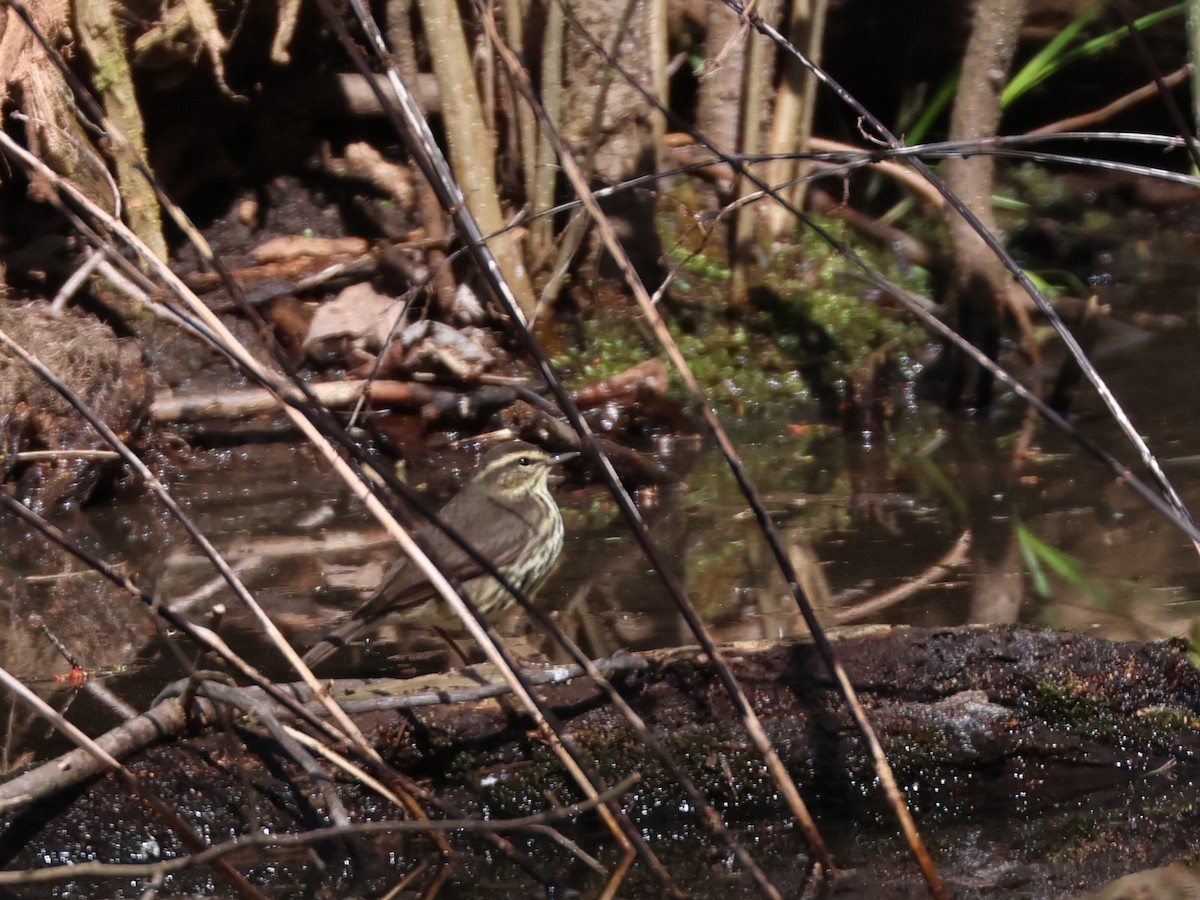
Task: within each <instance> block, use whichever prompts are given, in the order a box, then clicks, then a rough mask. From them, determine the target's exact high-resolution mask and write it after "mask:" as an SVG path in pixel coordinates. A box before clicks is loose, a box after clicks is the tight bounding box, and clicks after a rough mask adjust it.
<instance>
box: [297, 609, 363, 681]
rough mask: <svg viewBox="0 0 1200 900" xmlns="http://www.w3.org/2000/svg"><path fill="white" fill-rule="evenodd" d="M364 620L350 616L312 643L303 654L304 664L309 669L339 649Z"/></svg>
mask: <svg viewBox="0 0 1200 900" xmlns="http://www.w3.org/2000/svg"><path fill="white" fill-rule="evenodd" d="M366 624H367V623H366V622H365V621H364V620H363V619H360V618H358V617H357V616H351V617H350V618H349V619H347V620H346V621H345V622H343V623H342V624H341V625H339V626H338V627H337V628H335V629H334V630H333V631H331V632H330V633H329V634H327V635H325V637H323V638H321V639H320V640H319V641H317V642H316V643H315V644H313V645H312V646H311V647H310V648H309V649H308V652H307V653H305V654H304V664H305V665H306V666H308V667H309V668H310V669H311V668H312V667H313V666H315V665H317V664H318V663H320V662H321V661H323V660H324V659H326V658H327V657H328V656H329V655H330V654H331V653H333V652H334V651H335V650H340V649H342V648H343V647H345V646H346V645H347V644H348V643H350V642H351V641H352V640H354V638H355V637H356V636H357V635H358V633H359V632H360V631H362V629H363V628H364V627H366Z"/></svg>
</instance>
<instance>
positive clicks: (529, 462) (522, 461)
mask: <svg viewBox="0 0 1200 900" xmlns="http://www.w3.org/2000/svg"><path fill="white" fill-rule="evenodd" d="M517 462H518V463H520V464H521V465H523V466H531V465H533V460H532V459H530V458H529V457H528V456H522V457H521V458H520V459H518V460H517Z"/></svg>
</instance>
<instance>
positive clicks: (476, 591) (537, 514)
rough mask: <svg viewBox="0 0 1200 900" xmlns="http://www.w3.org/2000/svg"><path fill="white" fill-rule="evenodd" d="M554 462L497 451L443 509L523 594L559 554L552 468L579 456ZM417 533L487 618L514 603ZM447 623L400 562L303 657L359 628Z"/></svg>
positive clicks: (312, 659)
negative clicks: (389, 623)
mask: <svg viewBox="0 0 1200 900" xmlns="http://www.w3.org/2000/svg"><path fill="white" fill-rule="evenodd" d="M576 455H577V454H575V453H564V454H561V455H559V456H551V455H550V454H548V453H546V452H545V451H543V450H540V449H538V448H537V447H535V446H533V445H532V444H527V443H525V442H524V441H512V442H509V443H506V444H502V445H500V446H498V447H494V448H493V449H491V450H489V451H488V452H487V453H485V454H484V456H483V459H482V460H480V463H479V470H478V471H477V472H476V473H475V474H474V475H473V476H472V477H471V479H470V480H469V481H468V482H467V483H466V484H465V485H464V486H463V488H462V490H460V491H459V492H458V493H457V494H455V495H454V497H452V498H451V499H450V502H449V503H447V504H446V505H445V507H443V508H442V511H441V513H440V516H441V519H442V521H443V522H445V523H446V524H447V525H449V526H450V527H451V528H453V529H454V530H455V531H457V532H458V533H459V534H460V535H461V536H462V537H463V538H465V539H466V540H467V541H468V542H469V543H470V544H472V545H473V546H474V547H475V548H476V549H477V550H479V551H480V552H481V553H482V554H483V555H484V556H486V557H487V558H488V559H489V560H491V562H492V563H493V564H494V565H495V566H496V568H497V569H498V570H499V571H500V572H501V574H503V575H504V577H505V578H506V579H508V581H509V582H510V583H511V584H512V585H513V586H514V587H516V588H518V589H519V590H521V591H522V592H523V593H525V594H526V595H528V594H530V593H532V592H533V591H534V590H536V589H537V588H538V586H540V585H541V583H542V582H543V581H544V580H545V579H546V576H547V575H549V574H550V572H551V571H552V570H553V569H554V565H555V563H556V562H558V556H559V554H560V553H561V552H562V545H563V522H562V514H561V513H560V512H559V509H558V504H557V503H556V502H555V501H554V497H553V496H551V494H550V486H549V483H548V478H549V475H550V470H551V468H552V467H553V466H555V465H558V464H559V463H562V462H565V461H566V460H568V459H571V458H572V457H574V456H576ZM421 534H423V535H424V537H425V538H426V539H427V540H428V542H429V543H428V546H429V547H430V548H431V549H432V551H433V554H432V555H433V557H434V559H435V560H437V561H438V562H439V563H440V564H441V565H443V566H444V567H445V568H444V571H445V572H446V574H447V575H449V576H452V577H453V578H455V579H457V580H458V582H459V583H460V584H461V585H462V586H463V588H464V589H465V590H466V592H467V596H469V597H470V598H471V600H472V601H473V602H474V603H475V605H476V606H477V607H478V608H479V611H480V612H481V613H483V614H484V615H486V616H488V617H491V618H494V617H496V616H498V615H499V614H501V613H503V612H506V611H507V610H509V609H511V608H512V607H513V606H515V605H516V600H514V599H513V597H512V595H511V594H510V593H509V592H508V591H507V590H505V588H504V587H503V586H502V585H501V584H500V582H499V581H497V580H496V579H495V578H493V577H492V576H491V575H489V574H488V573H487V571H486V570H485V569H484V568H483V567H482V566H480V565H479V564H478V563H477V562H475V560H473V559H472V558H471V557H470V556H468V555H467V553H465V552H464V551H463V549H462V548H461V547H459V546H458V545H457V544H456V543H454V542H453V541H452V540H450V538H448V537H446V535H445V534H444V533H443V532H442V531H441V530H440V529H438V528H436V527H434V526H433V525H426V526H425V527H423V528H422V529H421ZM384 619H390V620H393V621H399V622H412V623H414V624H415V623H426V624H430V625H439V624H443V625H448V624H451V623H454V622H457V617H456V616H455V614H454V613H453V612H452V611H451V610H450V609H449V608H448V606H447V605H446V603H445V602H444V601H443V600H442V599H441V597H440V595H439V594H438V593H437V592H436V591H435V590H434V588H433V586H432V585H431V584H430V583H429V581H428V579H427V578H426V577H425V574H424V573H423V572H422V571H421V570H420V568H419V567H417V566H415V565H412V564H411V563H410V562H409V560H408V558H407V557H403V558H401V559H400V560H399V562H397V563H396V564H395V565H394V566H392V568H391V570H390V571H389V572H388V573H387V575H386V576H384V579H383V581H382V582H381V583H380V585H379V587H378V588H376V589H375V593H374V594H372V595H371V598H370V599H369V600H367V602H366V603H364V604H363V605H362V606H360V607H359V608H358V609H357V610H355V611H354V613H352V614H351V616H350V618H349V619H347V620H346V621H345V622H344V623H342V624H341V625H340V626H339V627H338V628H337V629H335V630H334V631H333V632H332V633H331V634H329V635H328V636H326V637H324V638H322V639H321V640H320V641H318V642H317V643H316V644H314V645H313V646H312V648H311V649H310V650H309V651H308V652H307V653H306V654H304V661H305V662H306V663H307V664H308V665H309V666H314V665H316V664H317V663H319V662H320V661H321V660H323V659H325V657H327V656H328V655H329V654H330V653H332V652H333V651H334V650H336V649H337V648H338V647H341V646H343V645H344V644H346V643H348V642H349V641H350V640H352V639H353V638H354V637H355V635H357V634H358V633H359V632H360V631H361V630H363V629H364V628H368V627H370V626H372V625H375V624H377V623H379V622H381V620H384Z"/></svg>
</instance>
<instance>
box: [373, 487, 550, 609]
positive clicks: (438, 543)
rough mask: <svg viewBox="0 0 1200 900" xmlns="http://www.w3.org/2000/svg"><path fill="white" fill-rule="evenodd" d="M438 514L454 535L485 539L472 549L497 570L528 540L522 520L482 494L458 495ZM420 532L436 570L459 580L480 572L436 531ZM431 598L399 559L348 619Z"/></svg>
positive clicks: (417, 574) (414, 569)
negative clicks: (429, 550) (456, 533)
mask: <svg viewBox="0 0 1200 900" xmlns="http://www.w3.org/2000/svg"><path fill="white" fill-rule="evenodd" d="M441 516H442V519H443V521H445V522H446V524H448V525H450V527H452V528H454V529H455V530H456V531H458V532H459V533H460V534H464V533H466V537H468V539H469V538H470V536H471V534H475V535H486V537H484V538H483V539H482V540H480V541H479V542H478V543H477V547H478V549H479V550H480V551H481V552H483V553H484V554H485V555H486V556H487V558H488V559H490V560H491V561H492V563H493V564H494V565H496V566H498V567H502V566H506V565H508V564H509V563H511V562H512V561H513V560H514V559H516V558H517V555H518V554H519V553H520V552H521V549H522V547H523V546H524V545H525V541H526V540H527V539H528V526H527V525H526V523H525V521H524V520H523V519H522V518H521V517H520V516H519V515H517V513H515V512H513V510H511V509H509V508H508V507H506V506H502V505H500V504H499V503H497V502H495V500H494V499H492V498H491V497H489V496H487V495H486V494H483V493H482V492H479V493H476V494H475V496H474V497H468V496H467V495H466V493H465V492H460V493H459V494H457V495H455V496H454V497H453V498H452V499H451V500H450V502H449V503H447V504H446V506H445V507H444V508H443V509H442V512H441ZM421 533H422V534H423V535H424V536H425V537H426V538H427V539H428V541H429V545H430V547H431V548H432V550H433V554H432V556H433V558H434V561H435V562H437V563H438V564H439V565H441V566H442V571H444V572H446V573H447V574H449V575H452V576H453V577H455V578H457V579H458V580H459V581H460V582H463V581H468V580H470V579H472V578H474V577H476V576H478V575H482V574H484V572H485V571H486V570H485V569H484V568H483V567H482V566H480V565H479V564H478V563H477V562H475V560H473V559H472V558H471V557H469V556H468V555H467V554H466V553H465V552H463V550H462V549H461V548H460V547H459V546H458V545H457V544H456V543H454V542H453V541H452V540H450V538H448V537H446V535H445V534H443V533H442V532H441V531H440V530H439V529H437V528H435V527H433V526H432V525H429V526H426V527H425V528H423V529H422V530H421ZM435 594H436V592H435V591H434V590H433V588H432V586H431V585H430V584H429V580H428V579H427V578H426V577H425V573H424V572H422V571H421V569H420V568H419V567H418V566H415V565H413V564H412V563H411V562H410V561H409V559H408V557H401V558H400V559H399V560H398V561H397V562H396V564H395V565H394V566H392V568H391V569H390V570H389V571H388V573H387V575H385V576H384V578H383V581H382V582H380V584H379V587H378V588H376V590H375V593H374V594H372V595H371V598H370V599H369V600H367V602H366V603H364V604H363V605H362V606H361V607H359V608H358V609H357V610H356V611H355V612H354V614H353V616H352V618H354V619H361V620H363V621H366V622H369V621H371V620H373V619H376V618H379V617H380V616H383V615H386V614H391V613H398V612H403V611H404V610H406V609H412V608H413V607H416V606H418V605H420V604H421V603H424V602H425V601H426V600H428V599H430V598H431V597H433V596H434V595H435Z"/></svg>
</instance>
